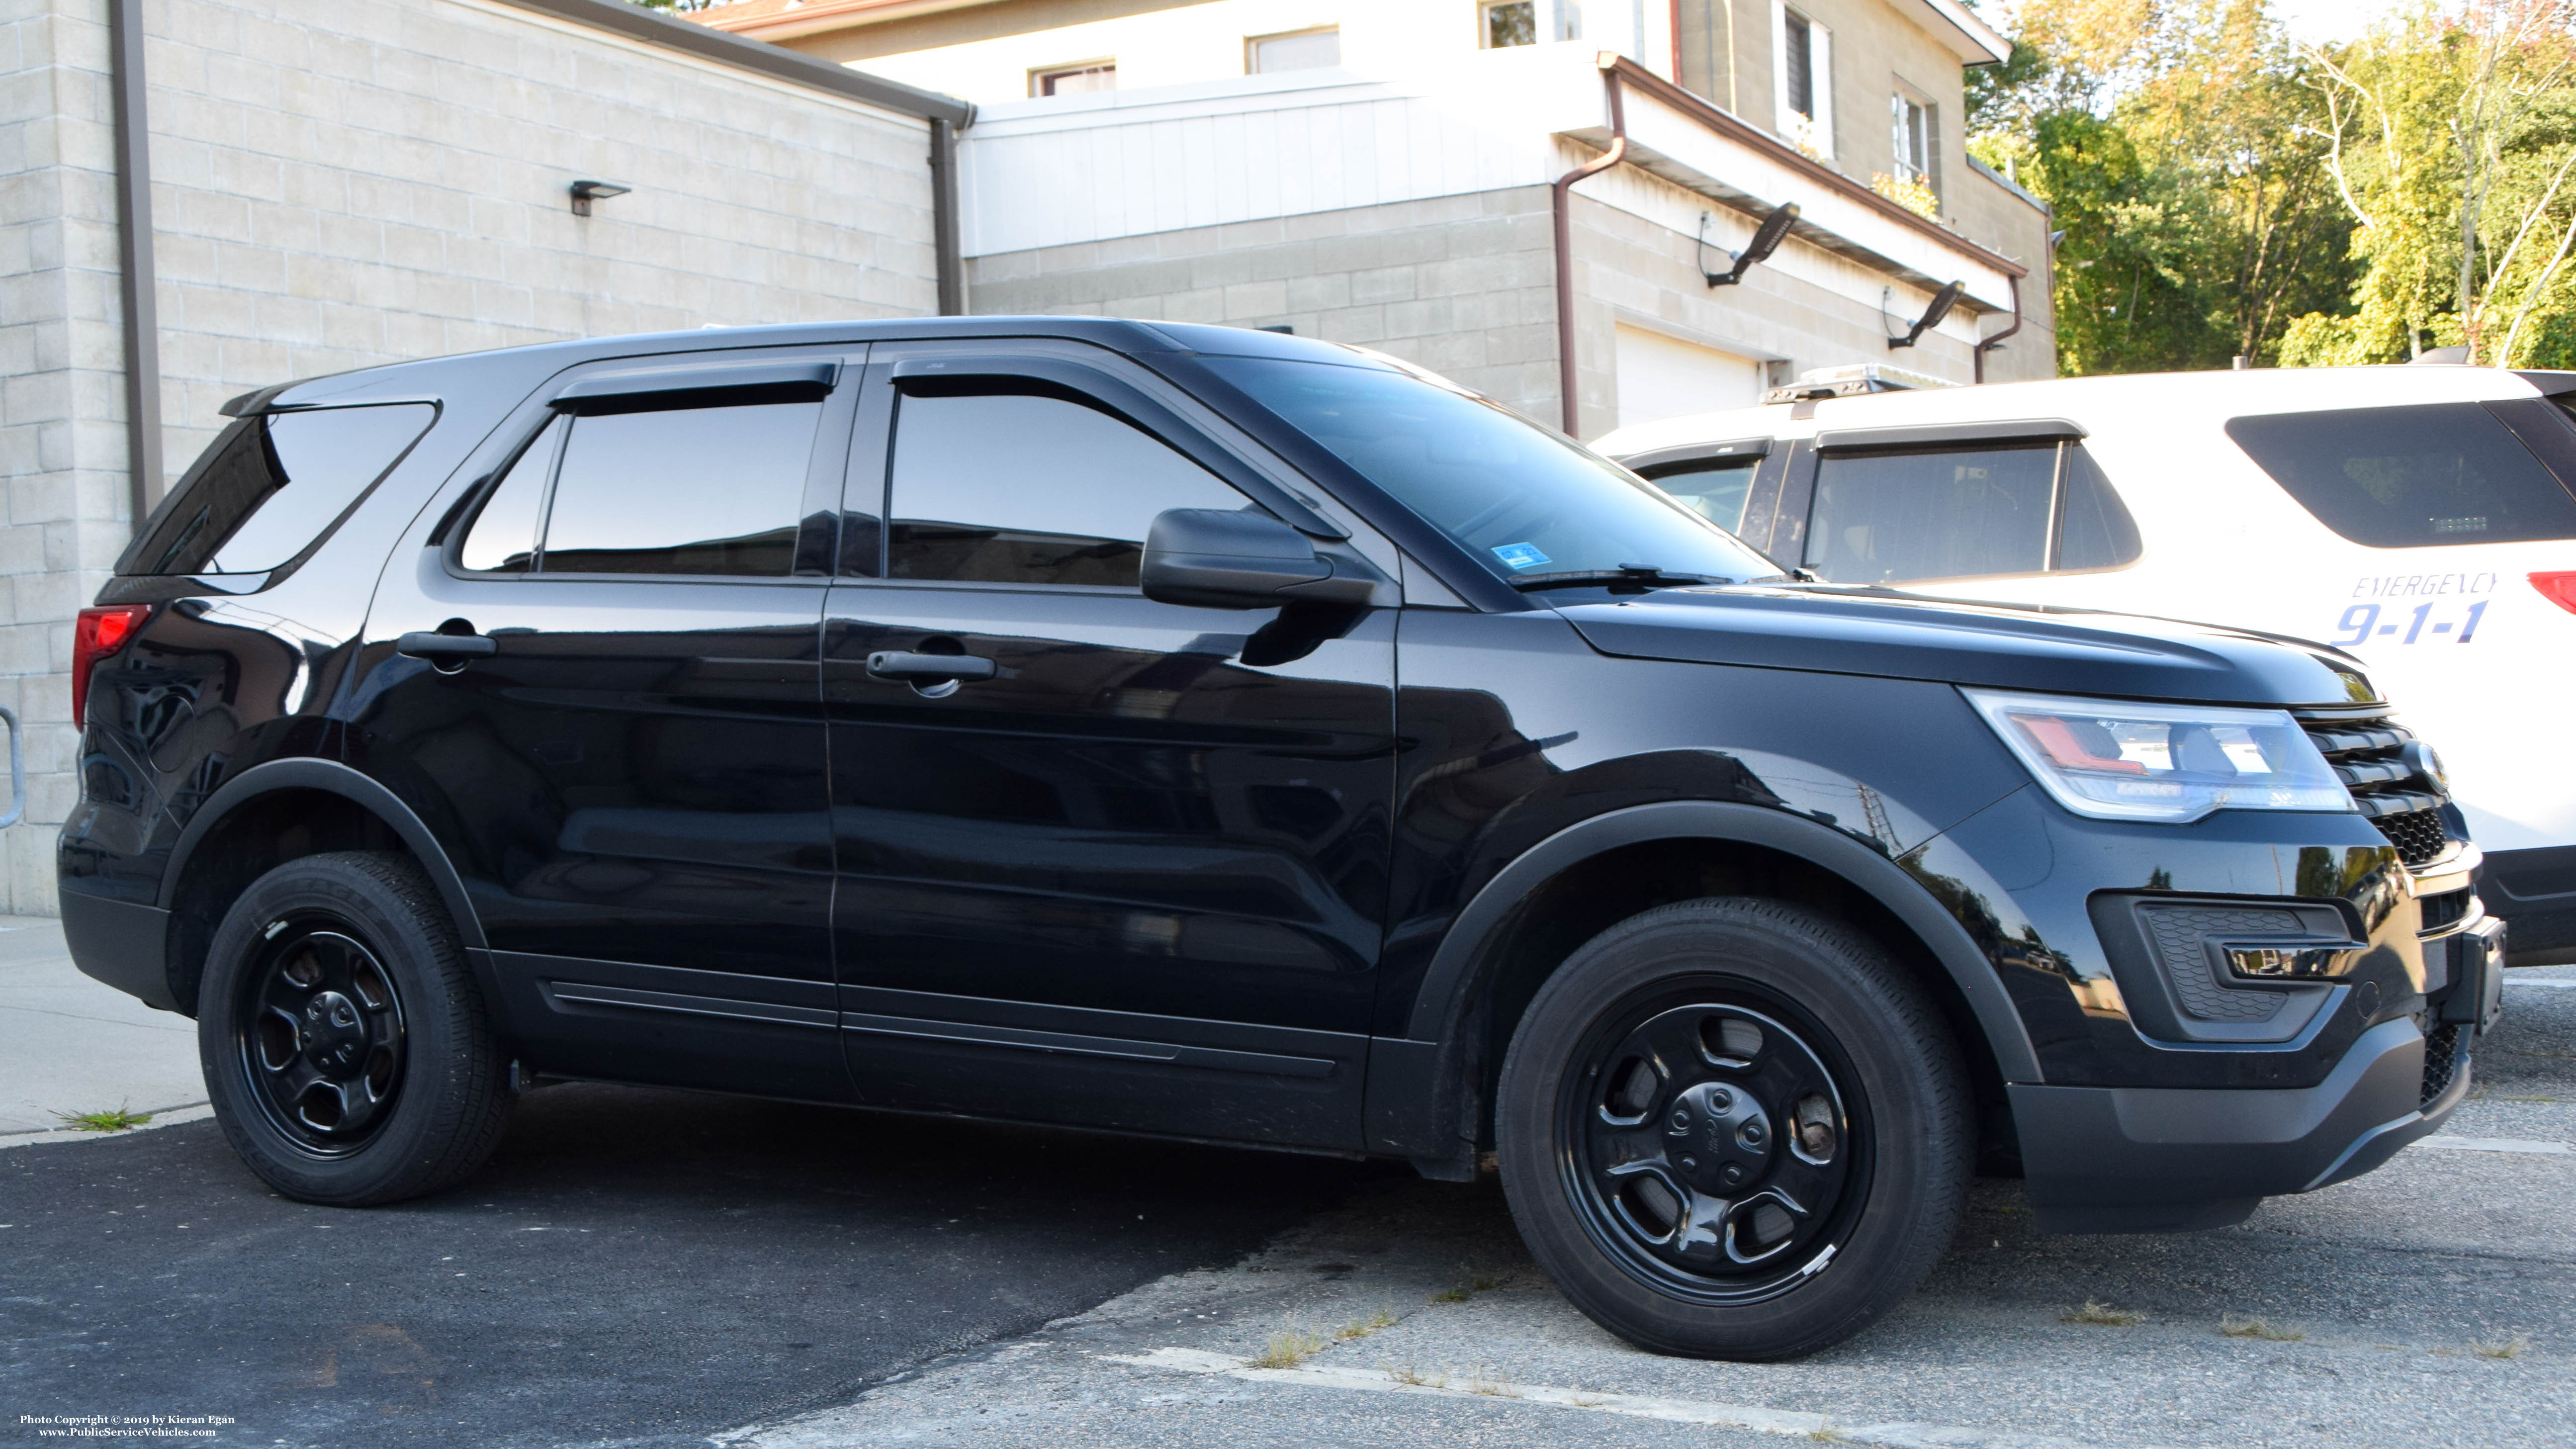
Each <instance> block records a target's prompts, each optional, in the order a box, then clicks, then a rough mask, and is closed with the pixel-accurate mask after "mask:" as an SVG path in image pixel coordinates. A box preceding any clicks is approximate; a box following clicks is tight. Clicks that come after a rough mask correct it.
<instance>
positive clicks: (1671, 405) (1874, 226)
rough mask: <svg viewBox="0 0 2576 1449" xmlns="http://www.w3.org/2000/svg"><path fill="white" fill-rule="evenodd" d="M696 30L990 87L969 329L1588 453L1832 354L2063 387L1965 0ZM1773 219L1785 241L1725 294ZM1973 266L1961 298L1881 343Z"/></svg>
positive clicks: (816, 17)
mask: <svg viewBox="0 0 2576 1449" xmlns="http://www.w3.org/2000/svg"><path fill="white" fill-rule="evenodd" d="M695 18H696V19H698V20H699V21H701V22H702V23H705V24H707V25H709V26H712V27H718V28H722V29H724V30H727V31H729V32H731V33H734V34H740V35H747V36H757V37H760V38H764V39H768V40H771V41H773V42H774V43H776V44H779V45H782V46H788V47H793V48H795V49H797V50H800V51H803V52H804V53H807V54H810V55H814V56H817V57H821V58H825V59H830V60H836V61H840V62H842V63H844V64H848V65H854V66H864V67H866V68H867V69H869V70H870V71H872V72H875V73H878V74H882V75H888V76H894V77H897V78H900V79H904V80H908V81H911V82H913V83H914V84H918V85H925V86H931V87H935V88H937V89H940V90H943V91H947V92H950V93H953V94H957V95H962V96H965V97H967V98H969V99H971V100H973V101H974V102H975V103H976V105H977V107H978V112H977V118H976V122H975V126H974V129H973V130H972V131H971V132H969V133H968V135H967V138H966V141H965V144H964V147H963V151H964V156H963V161H962V167H961V171H962V178H963V182H962V184H963V187H964V197H963V212H964V223H963V224H964V242H963V246H964V252H965V256H966V258H967V268H968V278H969V288H968V298H969V306H970V309H971V310H973V311H976V312H983V313H1009V312H1102V313H1111V314H1122V315H1129V316H1147V317H1172V318H1176V319H1180V320H1185V321H1194V322H1227V323H1236V324H1242V325H1252V326H1279V327H1292V328H1294V329H1295V330H1296V331H1298V332H1300V333H1302V334H1306V335H1311V336H1320V337H1324V338H1327V339H1329V340H1332V341H1337V342H1352V343H1360V344H1364V345H1367V346H1371V347H1378V348H1383V349H1385V350H1388V351H1390V352H1394V353H1398V354H1400V355H1403V356H1405V357H1408V358H1411V359H1413V360H1415V361H1418V362H1421V363H1423V364H1425V365H1427V366H1430V367H1433V368H1436V369H1438V370H1440V371H1442V372H1444V373H1447V374H1449V375H1450V376H1452V377H1455V378H1456V379H1457V380H1459V381H1461V382H1463V383H1466V384H1468V385H1470V386H1473V387H1476V388H1479V389H1481V390H1483V391H1485V392H1488V393H1490V394H1492V395H1494V396H1496V397H1498V398H1501V399H1503V400H1505V401H1508V402H1510V403H1512V404H1513V405H1514V406H1515V407H1518V408H1520V409H1521V410H1522V411H1524V412H1526V413H1528V414H1529V415H1530V416H1531V417H1533V418H1537V419H1540V420H1542V421H1545V422H1548V423H1551V424H1562V425H1563V426H1565V427H1566V428H1567V429H1568V430H1569V431H1572V432H1574V433H1576V434H1577V435H1578V436H1581V437H1586V438H1590V437H1595V436H1598V435H1599V434H1601V433H1604V432H1607V431H1609V430H1610V429H1611V428H1613V427H1616V426H1620V425H1622V424H1627V423H1635V422H1642V421H1647V420H1650V419H1652V418H1656V417H1663V416H1670V415H1672V414H1674V413H1678V412H1691V411H1704V410H1708V409H1710V408H1714V407H1721V406H1728V405H1736V404H1742V403H1747V402H1751V401H1753V400H1754V399H1755V398H1756V397H1757V396H1758V395H1759V393H1760V391H1761V389H1762V388H1763V386H1764V385H1765V384H1767V383H1772V382H1781V381H1787V380H1788V379H1789V378H1791V377H1793V376H1795V375H1797V374H1798V373H1801V372H1803V371H1806V370H1809V369H1814V368H1819V367H1836V366H1844V365H1848V364H1853V363H1863V362H1877V363H1881V364H1895V365H1897V366H1900V367H1902V368H1904V369H1906V370H1908V371H1911V372H1914V373H1918V374H1923V375H1927V376H1929V377H1930V378H1934V379H1939V380H1943V381H1949V382H1956V383H1966V382H1970V381H1973V380H1975V379H1976V378H1978V377H1979V376H1981V375H1982V376H1987V377H1992V378H1996V379H2005V378H2019V377H2046V376H2050V375H2053V374H2054V373H2055V371H2056V344H2055V328H2054V318H2053V317H2052V316H2051V315H2050V313H2049V297H2048V291H2047V285H2046V277H2047V269H2048V248H2049V233H2050V228H2051V222H2050V219H2049V215H2048V211H2047V208H2046V207H2044V206H2043V205H2041V204H2040V203H2039V202H2038V201H2037V200H2035V199H2034V198H2032V197H2031V196H2029V195H2028V194H2027V193H2025V192H2023V191H2022V190H2021V189H2020V188H2018V187H2016V186H2015V185H2013V184H2012V183H2011V182H2010V181H2009V180H2008V179H2006V178H2004V177H2002V176H1998V175H1996V174H1994V173H1993V172H1991V171H1988V170H1986V169H1985V168H1983V167H1981V166H1979V165H1977V164H1976V163H1975V162H1974V161H1973V160H1972V159H1970V158H1969V156H1968V154H1967V151H1966V148H1965V146H1964V145H1963V144H1962V139H1961V134H1960V133H1961V130H1962V127H1961V125H1960V117H1961V112H1962V110H1963V79H1962V77H1963V67H1968V66H1976V65H1985V64H1993V63H1996V62H1999V61H2001V60H2002V59H2004V57H2005V56H2006V55H2007V54H2008V53H2009V50H2010V47H2009V46H2008V45H2007V44H2006V43H2005V42H2004V40H2003V39H2002V37H2001V36H1999V35H1997V34H1996V33H1995V32H1994V31H1993V30H1992V29H1991V28H1989V27H1988V26H1987V25H1986V24H1985V23H1984V22H1983V21H1982V20H1980V19H1979V18H1977V16H1976V14H1975V13H1974V12H1973V11H1971V10H1969V9H1968V8H1967V7H1966V6H1965V5H1964V4H1963V3H1961V0H1675V3H1671V4H1666V3H1661V0H1659V3H1656V4H1652V5H1633V6H1631V5H1601V4H1591V5H1583V4H1578V3H1576V0H1407V3H1403V4H1395V5H1387V4H1375V5H1355V4H1351V3H1348V0H734V3H729V4H720V5H717V6H714V7H712V8H710V9H706V10H702V11H699V12H696V15H695ZM1614 152H1615V156H1614V154H1613V153H1614ZM1596 163H1598V168H1597V169H1595V166H1596ZM1578 170H1582V171H1584V172H1585V173H1586V174H1583V175H1581V176H1579V177H1575V173H1576V172H1577V171H1578ZM1569 177H1574V179H1572V180H1567V178H1569ZM1559 183H1563V185H1562V187H1560V185H1559ZM1560 189H1561V190H1562V191H1563V193H1564V203H1563V209H1564V211H1565V214H1566V215H1565V222H1566V228H1567V244H1566V246H1565V247H1564V249H1563V256H1562V257H1560V256H1559V249H1558V247H1557V245H1556V241H1555V230H1554V229H1555V225H1556V212H1557V210H1558V193H1559V191H1560ZM1783 204H1794V205H1796V206H1797V207H1798V208H1799V209H1800V215H1799V219H1798V222H1797V224H1796V226H1795V229H1794V230H1793V231H1792V232H1791V234H1790V238H1789V240H1788V242H1787V243H1786V244H1785V245H1784V246H1782V247H1781V249H1780V250H1779V251H1778V252H1777V253H1776V254H1774V256H1773V257H1772V258H1771V259H1770V260H1769V261H1768V262H1767V263H1765V264H1764V265H1761V266H1758V267H1755V268H1753V269H1752V270H1751V271H1749V272H1747V273H1746V274H1745V275H1744V276H1743V278H1742V280H1741V282H1740V283H1738V284H1734V285H1727V286H1718V287H1713V286H1711V285H1709V283H1708V281H1707V279H1706V278H1707V273H1708V272H1710V271H1718V272H1724V271H1726V270H1728V260H1729V256H1730V253H1731V251H1732V250H1733V249H1735V248H1739V247H1742V246H1743V245H1744V244H1745V241H1746V239H1747V238H1748V237H1749V236H1750V235H1751V234H1752V231H1753V228H1754V225H1755V223H1756V221H1757V220H1758V219H1759V218H1760V217H1762V216H1764V215H1767V214H1768V213H1769V212H1770V211H1771V210H1772V208H1774V207H1777V206H1780V205H1783ZM1560 261H1561V262H1562V263H1563V264H1564V265H1565V267H1566V272H1565V274H1564V276H1565V285H1564V287H1563V288H1562V291H1563V293H1564V298H1565V301H1566V302H1567V303H1568V304H1569V305H1568V315H1566V316H1565V317H1563V318H1560V317H1559V316H1558V313H1557V306H1558V300H1559V296H1558V294H1559V291H1560V288H1559V285H1558V271H1557V268H1558V265H1559V263H1560ZM1950 282H1958V283H1960V284H1961V288H1962V291H1961V300H1960V302H1959V305H1958V307H1957V309H1956V310H1955V311H1953V312H1952V313H1951V314H1950V316H1949V317H1948V319H1947V320H1945V321H1943V322H1942V323H1941V324H1939V325H1938V326H1935V327H1933V328H1931V329H1929V330H1928V331H1927V332H1926V333H1925V334H1924V335H1923V336H1922V337H1921V339H1920V341H1919V343H1918V344H1917V345H1915V346H1913V347H1911V348H1902V347H1900V348H1894V349H1891V348H1890V347H1889V346H1888V341H1889V338H1890V336H1891V334H1896V335H1901V334H1903V333H1905V332H1906V331H1907V330H1908V326H1909V323H1910V322H1911V321H1912V320H1913V319H1915V318H1917V317H1920V316H1922V315H1923V312H1924V309H1925V306H1926V304H1927V303H1928V302H1929V301H1930V299H1931V298H1932V297H1933V295H1934V294H1935V293H1936V292H1937V291H1938V290H1939V289H1940V288H1941V287H1942V286H1944V284H1946V283H1950ZM1569 393H1570V396H1569Z"/></svg>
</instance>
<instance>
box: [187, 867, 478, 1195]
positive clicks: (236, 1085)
mask: <svg viewBox="0 0 2576 1449" xmlns="http://www.w3.org/2000/svg"><path fill="white" fill-rule="evenodd" d="M197 999H198V1018H197V1051H198V1056H199V1058H200V1059H201V1060H202V1061H203V1063H204V1065H205V1070H206V1091H207V1095H208V1097H209V1098H211V1099H212V1101H213V1103H214V1108H215V1115H216V1117H217V1118H218V1119H219V1120H220V1121H221V1122H222V1123H223V1128H224V1135H225V1137H226V1138H227V1139H229V1140H230V1141H231V1143H232V1145H233V1150H234V1151H235V1152H238V1153H239V1154H241V1159H242V1161H243V1162H245V1163H247V1164H248V1165H249V1166H250V1169H251V1171H253V1172H255V1173H257V1174H258V1175H259V1177H260V1179H261V1180H262V1181H264V1182H266V1183H267V1184H268V1185H269V1186H271V1187H273V1188H275V1189H277V1190H278V1191H279V1192H281V1193H284V1194H285V1195H286V1196H288V1197H291V1198H297V1199H300V1200H302V1201H304V1202H316V1203H329V1204H332V1205H335V1206H340V1207H365V1206H371V1205H373V1204H376V1203H385V1202H394V1201H397V1200H399V1199H402V1198H407V1197H416V1196H419V1195H420V1194H422V1193H427V1192H435V1191H437V1190H438V1189H440V1188H443V1187H446V1186H448V1185H450V1184H452V1183H454V1182H457V1181H459V1180H461V1179H463V1178H465V1177H466V1176H468V1175H470V1174H472V1173H473V1172H474V1170H475V1169H477V1168H479V1167H481V1166H482V1165H483V1161H484V1159H485V1158H487V1157H489V1156H490V1155H491V1152H492V1148H493V1147H494V1145H495V1144H497V1143H498V1142H499V1141H500V1136H501V1127H502V1123H503V1120H504V1118H505V1117H506V1116H507V1114H508V1110H509V1104H510V1094H509V1090H508V1081H507V1078H506V1074H507V1071H508V1064H507V1063H506V1062H505V1061H503V1060H502V1058H501V1055H500V1052H499V1050H498V1048H497V1047H496V1046H495V1044H494V1042H493V1039H492V1029H491V1024H490V1020H489V1018H488V1016H487V1014H486V1012H485V1010H484V1004H483V998H482V993H481V992H480V991H479V990H478V989H477V988H476V986H475V984H474V978H473V976H472V975H471V974H470V973H469V972H468V971H467V970H466V967H465V960H464V955H463V952H462V951H461V950H460V949H459V948H458V945H457V941H456V931H455V927H454V926H453V925H452V924H451V923H450V922H449V920H448V918H447V912H446V910H445V908H444V907H443V906H442V905H441V904H440V902H439V899H438V895H437V893H436V892H435V891H434V890H433V889H432V888H431V886H430V883H429V880H428V877H426V876H424V875H423V874H422V873H421V870H420V867H419V866H417V865H415V864H413V863H412V862H411V861H410V860H408V859H405V858H404V857H402V856H399V855H390V854H378V853H372V852H363V851H343V852H337V853H333V854H329V855H313V856H306V857H304V858H303V859H300V860H292V861H288V862H287V863H286V864H284V865H281V866H279V867H278V868H277V869H275V870H272V871H270V872H269V873H268V874H266V875H264V876H261V877H260V878H259V879H258V880H257V881H255V882H253V883H252V885H251V887H250V889H249V890H247V891H244V892H243V893H242V895H241V898H240V899H239V900H237V901H235V902H234V903H233V907H232V909H231V911H229V912H228V913H226V914H225V916H224V921H223V924H222V925H221V926H220V927H218V928H217V929H216V931H215V939H214V942H213V944H212V945H211V947H210V948H209V950H208V952H207V959H206V972H205V978H204V982H203V984H202V985H201V986H200V988H199V993H198V998H197Z"/></svg>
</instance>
